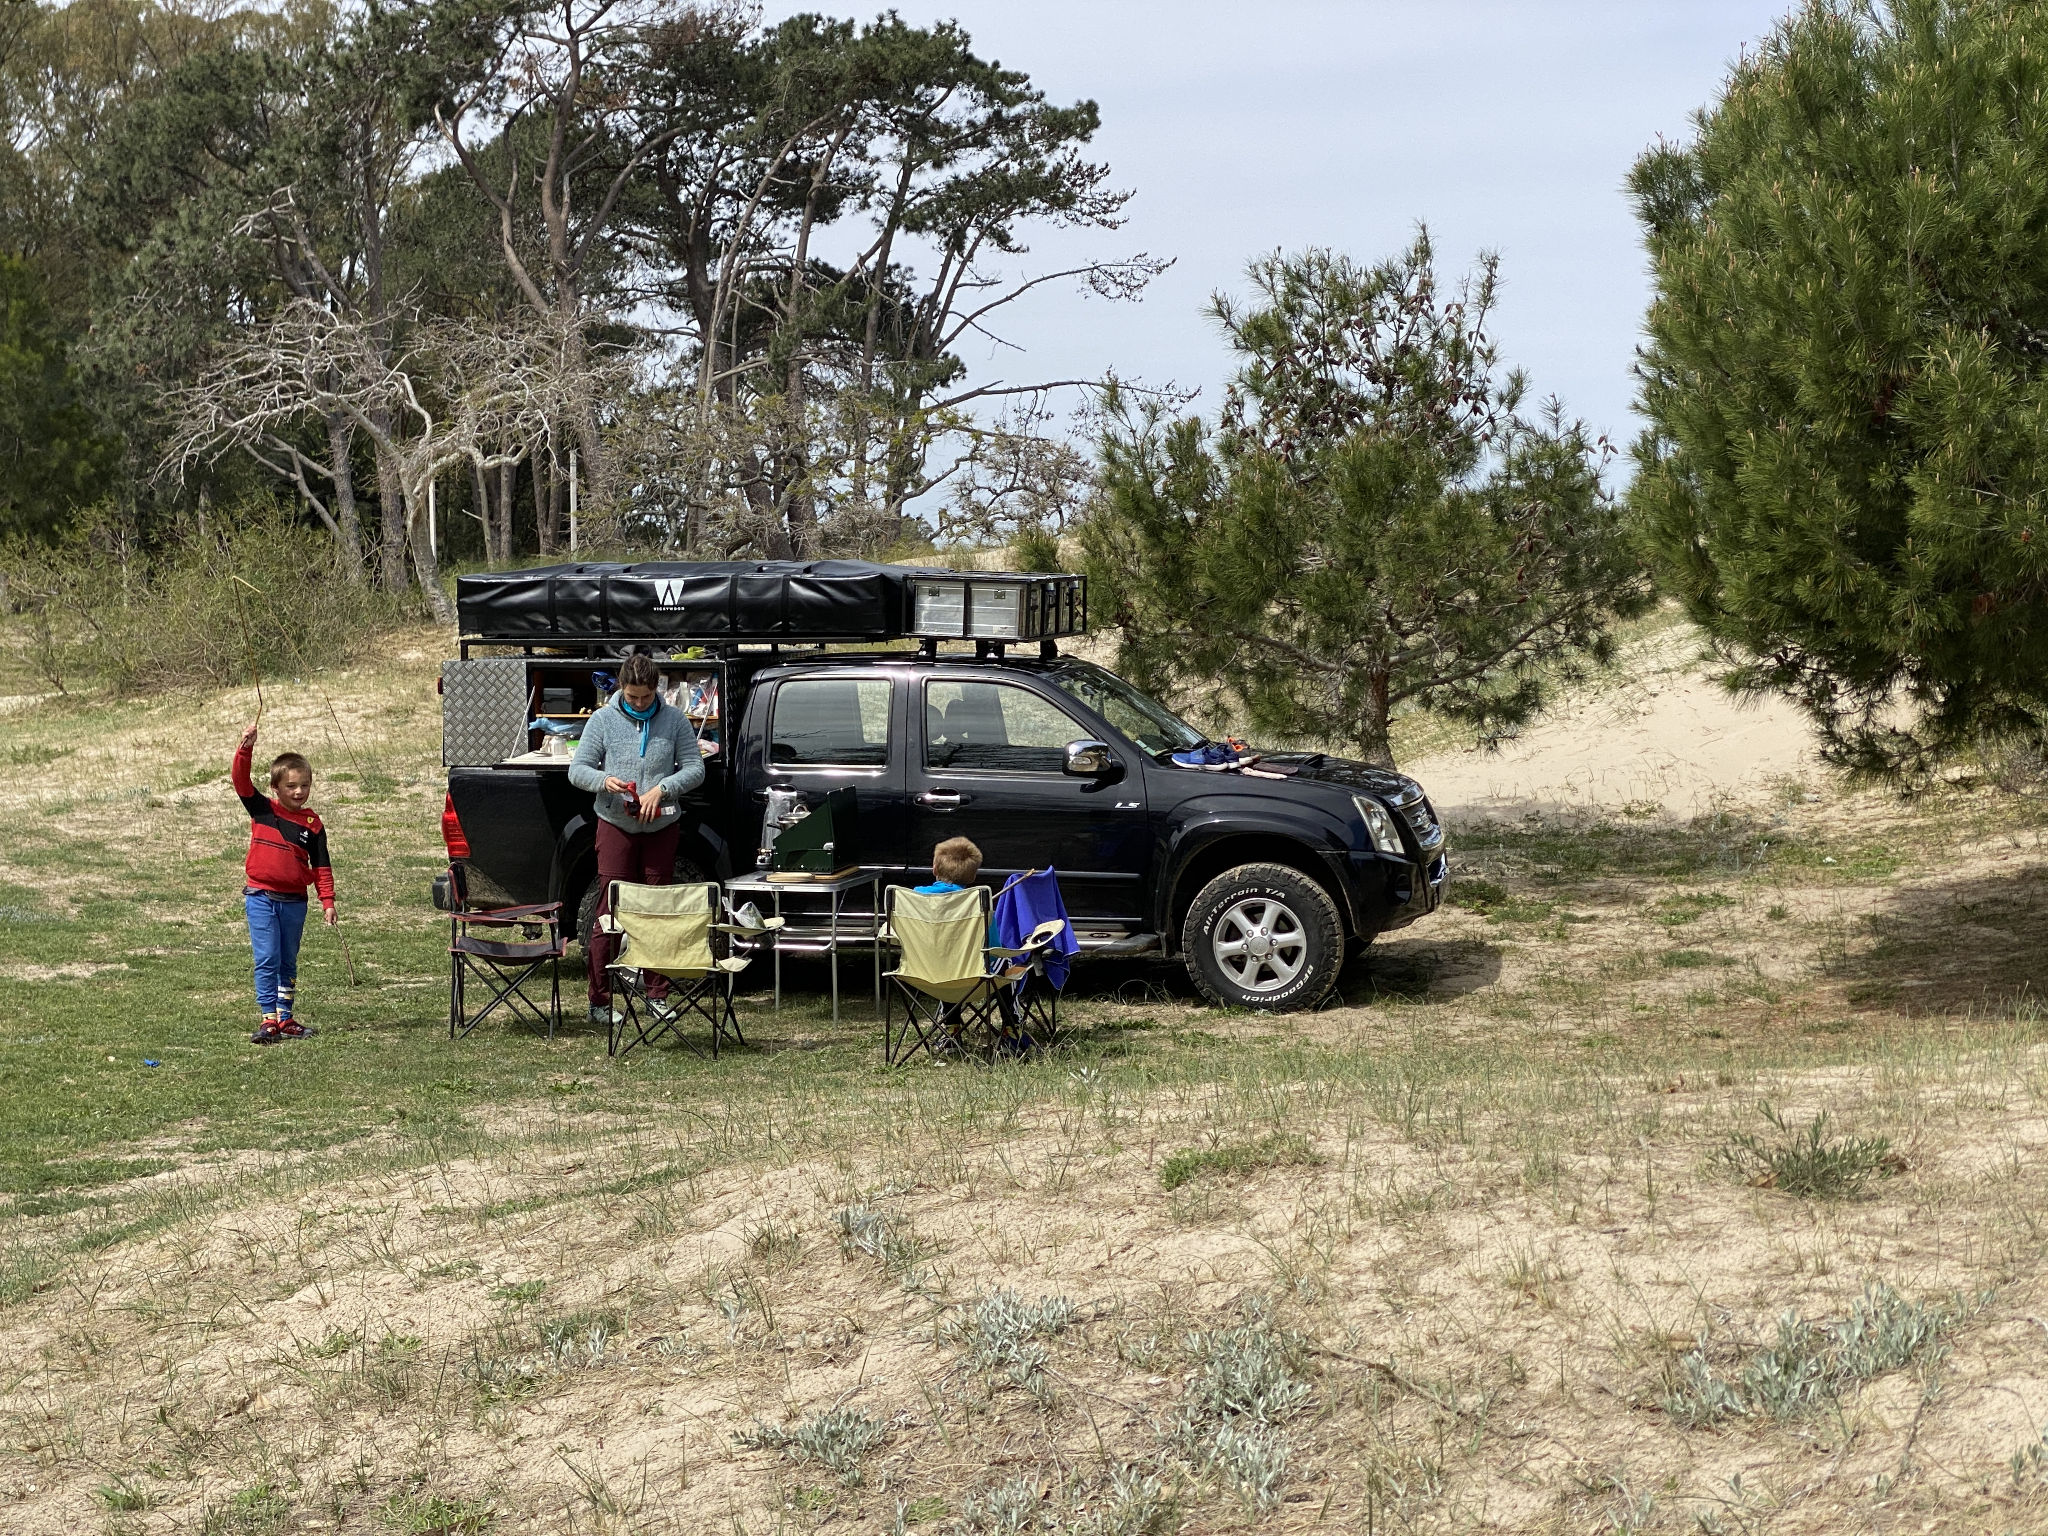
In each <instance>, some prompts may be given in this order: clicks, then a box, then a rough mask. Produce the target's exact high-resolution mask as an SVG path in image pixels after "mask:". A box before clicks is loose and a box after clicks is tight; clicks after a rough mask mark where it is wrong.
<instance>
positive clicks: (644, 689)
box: [569, 655, 704, 1028]
mask: <svg viewBox="0 0 2048 1536" xmlns="http://www.w3.org/2000/svg"><path fill="white" fill-rule="evenodd" d="M569 782H570V783H571V784H574V785H575V786H576V787H577V788H578V789H587V790H591V791H593V792H594V793H595V794H596V796H597V817H598V821H597V911H598V916H599V917H603V916H604V915H605V913H606V912H608V911H609V910H610V903H611V890H612V882H613V881H614V880H624V881H628V882H630V883H632V884H635V885H667V884H668V883H669V880H670V878H671V877H672V876H673V875H674V873H675V867H676V839H677V837H678V835H679V833H680V831H681V827H682V815H681V807H680V806H679V805H678V804H677V802H678V801H679V800H680V799H681V798H682V797H683V796H684V795H686V794H688V793H689V792H690V791H691V790H693V789H695V788H696V787H697V786H698V785H699V784H701V783H703V782H704V754H703V752H702V750H701V749H700V748H699V747H698V745H697V733H696V731H695V730H693V729H692V728H691V726H690V718H689V716H688V715H686V714H684V713H683V712H682V711H681V710H680V709H677V708H676V707H675V706H674V705H673V704H667V703H664V702H663V701H662V697H661V671H660V669H659V668H658V667H656V666H655V664H654V658H653V657H652V656H642V655H635V656H628V657H627V658H626V662H625V665H624V666H622V667H620V668H619V691H618V692H617V693H616V694H615V695H613V697H612V701H611V703H609V704H607V705H605V707H604V708H603V709H600V710H598V711H597V713H595V714H594V715H592V716H591V717H590V719H589V720H587V721H586V722H585V723H584V727H583V740H582V742H581V743H580V744H579V745H578V746H577V748H576V756H575V758H574V760H573V761H571V762H570V764H569ZM587 948H588V950H589V960H590V1021H591V1022H592V1023H593V1024H601V1025H603V1026H605V1027H606V1028H609V1027H610V1026H611V1022H612V988H611V974H610V972H608V971H607V970H606V969H605V967H606V965H607V964H608V963H609V962H610V960H611V940H610V937H609V936H608V935H607V934H606V933H605V932H604V929H603V926H602V924H599V925H596V926H594V927H593V929H592V932H591V935H590V943H589V944H588V946H587ZM647 982H648V988H647V995H648V998H649V1000H650V1001H658V1000H660V999H661V998H665V997H667V996H668V979H667V978H666V977H663V976H653V977H648V978H647Z"/></svg>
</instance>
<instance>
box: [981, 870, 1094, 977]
mask: <svg viewBox="0 0 2048 1536" xmlns="http://www.w3.org/2000/svg"><path fill="white" fill-rule="evenodd" d="M1054 918H1058V919H1059V920H1060V922H1061V923H1062V924H1063V925H1064V926H1063V927H1061V929H1060V933H1059V937H1058V938H1056V939H1054V940H1053V941H1052V943H1051V944H1050V945H1048V946H1047V947H1046V951H1045V979H1046V980H1047V981H1049V982H1051V983H1052V984H1053V988H1054V990H1055V991H1057V990H1059V989H1061V988H1063V987H1065V986H1066V984H1067V970H1068V968H1069V967H1070V966H1071V965H1072V964H1073V960H1074V956H1076V955H1078V954H1079V953H1080V952H1081V941H1080V940H1079V939H1077V938H1075V937H1074V924H1073V922H1072V921H1071V920H1070V919H1069V918H1068V917H1067V904H1066V902H1064V901H1062V900H1061V899H1060V881H1059V875H1058V873H1057V872H1056V871H1054V870H1051V869H1032V870H1026V871H1025V872H1024V873H1023V874H1021V875H1013V876H1012V877H1011V879H1010V882H1009V884H1007V885H1005V886H1004V887H1003V888H1002V890H1001V892H999V893H998V894H997V896H996V911H995V929H996V942H997V943H998V944H1000V945H1002V946H1003V948H1005V949H1016V948H1017V947H1018V946H1020V945H1021V944H1022V943H1023V942H1024V940H1025V939H1026V938H1028V937H1030V934H1031V930H1032V929H1034V928H1036V927H1037V926H1038V925H1039V924H1040V923H1045V922H1050V921H1052V920H1053V919H1054Z"/></svg>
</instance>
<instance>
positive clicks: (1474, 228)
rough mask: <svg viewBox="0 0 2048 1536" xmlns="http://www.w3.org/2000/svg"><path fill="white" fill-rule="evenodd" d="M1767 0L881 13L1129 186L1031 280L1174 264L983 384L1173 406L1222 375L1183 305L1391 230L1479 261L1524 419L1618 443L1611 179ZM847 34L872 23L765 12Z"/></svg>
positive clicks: (1355, 0)
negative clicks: (1105, 387) (1050, 269)
mask: <svg viewBox="0 0 2048 1536" xmlns="http://www.w3.org/2000/svg"><path fill="white" fill-rule="evenodd" d="M1789 5H1790V0H1322V3H1318V0H1177V3H1165V0H898V3H897V5H896V9H897V10H898V12H899V13H900V14H901V15H902V16H903V18H904V19H905V20H906V21H910V22H923V23H929V22H932V21H938V20H942V19H947V18H951V19H954V20H957V21H959V22H960V24H961V25H962V26H963V27H965V28H966V29H967V31H968V33H969V34H970V35H971V36H972V38H973V40H974V44H975V51H976V52H977V53H979V54H980V55H981V56H982V57H984V58H990V57H993V58H995V59H997V60H1000V61H1001V62H1002V63H1003V64H1005V65H1008V66H1010V67H1011V68H1014V69H1022V70H1024V71H1026V72H1027V73H1029V74H1030V75H1031V77H1032V79H1033V80H1034V81H1035V82H1036V83H1037V84H1038V85H1039V86H1040V87H1041V88H1042V89H1044V90H1045V92H1046V93H1047V95H1048V96H1049V97H1051V98H1052V99H1053V100H1055V101H1060V102H1070V101H1074V100H1079V99H1093V100H1094V101H1096V102H1097V103H1099V104H1100V106H1101V109H1102V131H1101V132H1100V134H1099V135H1098V136H1097V139H1096V143H1095V148H1096V150H1097V152H1098V157H1099V158H1101V159H1103V160H1106V161H1107V162H1108V163H1109V165H1110V167H1111V168H1112V171H1113V173H1114V177H1115V180H1116V183H1117V184H1118V185H1121V186H1125V187H1130V188H1132V189H1134V190H1135V191H1136V193H1137V196H1136V197H1135V198H1134V199H1133V200H1132V202H1131V204H1130V208H1129V222H1128V223H1127V224H1126V225H1125V227H1124V228H1123V229H1121V230H1118V231H1114V232H1109V233H1100V232H1097V233H1091V234H1089V235H1087V236H1086V237H1085V238H1073V237H1068V236H1063V235H1057V234H1055V235H1041V236H1040V237H1038V238H1037V239H1036V240H1035V241H1034V245H1035V248H1036V249H1035V252H1034V257H1033V260H1034V261H1038V260H1049V261H1057V262H1059V263H1060V264H1062V265H1064V264H1066V263H1067V262H1068V261H1070V260H1071V259H1072V258H1073V257H1074V256H1076V255H1084V254H1094V255H1111V254H1121V253H1126V252H1131V251H1141V250H1142V251H1148V252H1151V253H1153V254H1155V255H1161V256H1171V257H1173V258H1175V261H1176V265H1175V266H1174V267H1173V269H1172V270H1171V271H1170V272H1168V273H1167V274H1166V275H1165V276H1164V277H1161V278H1159V279H1158V280H1156V281H1155V282H1154V283H1153V284H1152V286H1151V288H1150V289H1149V290H1148V291H1147V294H1146V296H1145V297H1144V298H1143V299H1142V300H1141V301H1139V302H1137V303H1135V304H1112V303H1107V302H1105V301H1103V300H1100V299H1096V298H1093V297H1084V296H1082V295H1079V294H1076V293H1072V292H1060V293H1057V294H1048V295H1047V296H1046V297H1045V298H1044V299H1042V300H1037V299H1034V301H1031V302H1030V303H1029V306H1028V307H1025V306H1019V307H1018V308H1016V309H1014V310H1013V311H1011V314H1010V317H1009V319H1008V321H1007V322H1006V331H1007V335H1008V338H1009V339H1010V340H1012V341H1015V342H1016V343H1018V344H1019V345H1020V346H1022V347H1023V348H1024V349H1025V350H1024V352H1023V353H1022V354H1021V355H1020V354H1017V353H1014V352H1013V353H1000V354H996V355H993V356H991V355H988V354H983V355H979V356H977V355H975V354H974V353H973V352H971V351H970V352H969V353H968V357H969V360H970V362H971V363H972V364H973V365H974V367H975V369H976V371H977V374H978V375H979V376H981V377H983V378H988V377H993V376H996V375H1001V376H1003V377H1005V378H1007V379H1009V380H1011V381H1013V382H1018V383H1023V382H1028V381H1029V380H1031V379H1033V378H1066V377H1077V376H1080V377H1097V376H1099V375H1100V374H1101V373H1102V372H1103V371H1104V370H1105V369H1107V368H1114V369H1115V370H1116V371H1117V372H1118V373H1119V374H1122V375H1124V376H1125V377H1137V378H1141V379H1143V380H1145V381H1147V382H1154V383H1164V382H1167V381H1169V380H1171V381H1177V382H1179V383H1180V384H1182V385H1184V386H1200V387H1201V389H1202V395H1201V398H1200V400H1199V402H1198V408H1200V409H1202V410H1204V411H1212V410H1213V409H1214V408H1215V403H1216V397H1217V393H1218V386H1219V384H1220V383H1221V381H1222V379H1223V378H1224V377H1225V376H1226V374H1227V373H1228V370H1229V359H1228V355H1227V353H1226V351H1225V349H1224V346H1223V344H1222V342H1221V340H1220V339H1219V337H1218V335H1217V334H1216V331H1215V329H1214V327H1213V325H1212V324H1211V323H1210V322H1209V321H1208V320H1206V319H1205V318H1204V317H1203V315H1202V313H1201V308H1202V304H1203V301H1204V300H1205V299H1206V297H1207V296H1208V295H1209V294H1210V293H1212V292H1214V291H1215V290H1216V289H1218V288H1231V289H1240V288H1241V287H1242V275H1243V271H1244V266H1245V262H1246V261H1247V259H1249V258H1250V257H1252V256H1254V255H1257V254H1259V253H1261V252H1265V251H1271V250H1273V249H1275V248H1285V249H1289V250H1292V249H1298V248H1300V247H1302V246H1307V245H1323V246H1329V247H1332V248H1335V249H1337V250H1341V251H1344V252H1346V253H1347V254H1350V255H1352V256H1354V257H1357V258H1359V259H1361V260H1372V259H1376V258H1379V257H1382V256H1385V255H1388V254H1391V253H1392V252H1394V251H1396V250H1398V249H1399V248H1401V247H1402V246H1403V245H1404V244H1405V243H1406V242H1407V241H1408V239H1409V238H1410V236H1411V234H1412V232H1413V230H1414V226H1415V224H1416V223H1417V221H1419V220H1426V221H1427V222H1428V224H1429V226H1430V230H1431V232H1432V234H1433V235H1434V237H1435V239H1436V246H1437V255H1438V265H1439V270H1440V271H1442V272H1445V273H1447V274H1448V273H1455V272H1458V271H1462V270H1463V269H1464V268H1466V267H1467V266H1469V265H1470V263H1471V260H1472V258H1473V256H1474V255H1475V254H1476V253H1477V252H1478V251H1480V250H1482V249H1487V248H1491V249H1493V250H1496V251H1498V252H1499V253H1500V256H1501V271H1502V275H1503V278H1504V282H1505V290H1504V294H1503V300H1502V304H1501V308H1500V313H1499V317H1498V322H1497V325H1496V327H1495V332H1496V335H1497V336H1498V337H1499V339H1500V341H1501V343H1502V345H1503V348H1504V351H1505V354H1506V357H1507V359H1508V361H1510V362H1511V363H1515V364H1518V365H1520V366H1522V367H1523V368H1525V369H1526V370H1527V371H1528V373H1529V375H1530V382H1531V384H1532V385H1533V387H1534V389H1535V390H1536V392H1537V393H1539V394H1551V393H1555V394H1557V395H1559V396H1561V397H1562V398H1563V399H1564V402H1565V405H1566V407H1567V408H1568V409H1569V410H1570V411H1571V412H1573V413H1575V414H1577V415H1580V416H1583V417H1584V418H1585V419H1586V420H1587V421H1588V422H1589V423H1590V424H1592V425H1593V426H1594V427H1595V428H1597V429H1599V430H1601V431H1605V432H1608V433H1610V434H1611V435H1613V436H1614V437H1615V439H1616V441H1617V442H1618V443H1625V442H1626V439H1627V438H1628V437H1629V436H1630V435H1632V433H1633V431H1634V424H1633V418H1632V416H1631V413H1630V401H1631V397H1632V388H1631V380H1630V374H1629V368H1630V364H1631V361H1632V358H1633V355H1634V349H1635V345H1636V337H1637V332H1638V326H1639V324H1640V321H1641V317H1642V312H1643V307H1644V303H1645V300H1646V297H1647V294H1648V284H1647V280H1646V278H1645V273H1644V262H1643V255H1642V249H1641V246H1640V244H1639V242H1638V239H1637V234H1636V225H1635V221H1634V218H1633V216H1632V215H1631V213H1630V210H1629V206H1628V202H1627V199H1626V197H1625V196H1624V195H1623V190H1622V187H1623V181H1624V178H1625V177H1626V176H1627V174H1628V169H1629V166H1630V164H1631V163H1632V162H1633V160H1634V159H1635V157H1636V155H1637V154H1639V153H1640V152H1641V151H1642V149H1643V148H1644V147H1645V146H1647V145H1649V144H1651V143H1653V142H1654V141H1655V140H1656V138H1657V137H1658V136H1659V135H1660V134H1662V135H1666V136H1670V137H1680V136H1683V135H1684V134H1685V133H1686V131H1687V123H1688V116H1689V114H1690V113H1691V112H1692V111H1694V110H1695V109H1696V108H1698V107H1700V106H1702V105H1703V104H1705V103H1706V102H1707V101H1708V100H1709V99H1710V98H1711V96H1712V95H1713V94H1714V92H1715V91H1716V89H1717V88H1718V86H1719V84H1720V82H1721V80H1722V78H1723V76H1724V74H1725V72H1726V70H1727V68H1728V65H1729V64H1730V62H1732V61H1733V60H1734V58H1735V57H1736V55H1737V54H1738V53H1739V52H1740V51H1741V49H1742V48H1743V47H1744V45H1745V44H1749V43H1753V42H1754V41H1756V40H1757V39H1758V38H1760V37H1762V36H1763V35H1764V34H1765V33H1767V32H1768V31H1769V30H1770V27H1771V25H1772V24H1773V22H1774V21H1775V20H1776V19H1777V17H1778V16H1779V15H1781V14H1782V13H1784V12H1785V11H1786V10H1787V9H1788V8H1789ZM766 9H767V16H768V19H769V20H771V21H773V20H776V19H778V18H780V17H782V16H785V15H789V14H791V13H793V12H796V11H800V10H822V11H826V12H828V13H830V14H836V15H842V16H844V15H852V16H857V17H860V18H861V19H867V17H869V16H870V15H872V14H873V12H874V10H877V9H880V6H879V4H877V5H874V6H872V7H867V6H854V5H849V4H846V3H843V0H842V3H839V4H833V3H830V0H812V3H810V4H807V5H795V4H783V3H779V0H778V3H772V4H769V5H768V6H767V8H766Z"/></svg>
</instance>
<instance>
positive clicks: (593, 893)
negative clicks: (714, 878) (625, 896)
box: [576, 855, 711, 955]
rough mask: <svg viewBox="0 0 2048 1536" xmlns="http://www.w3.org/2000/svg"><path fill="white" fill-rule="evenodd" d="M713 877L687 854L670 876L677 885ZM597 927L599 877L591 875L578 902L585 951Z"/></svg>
mask: <svg viewBox="0 0 2048 1536" xmlns="http://www.w3.org/2000/svg"><path fill="white" fill-rule="evenodd" d="M710 878H711V877H710V876H709V875H707V874H705V873H704V872H703V871H702V870H700V869H699V868H697V864H696V861H695V860H694V859H691V858H689V857H688V856H687V855H685V856H683V857H681V858H678V859H677V860H676V872H675V874H674V875H672V876H670V882H671V883H672V884H675V885H689V884H691V883H692V882H693V881H699V880H708V879H710ZM596 928H597V877H596V876H595V875H592V876H591V877H590V884H588V885H586V886H585V887H584V888H583V895H582V898H581V899H580V900H579V901H578V902H577V903H576V942H577V943H579V944H581V945H582V946H583V953H584V954H586V955H588V954H589V953H590V935H591V934H592V933H593V932H594V931H595V930H596Z"/></svg>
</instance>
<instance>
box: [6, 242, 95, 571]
mask: <svg viewBox="0 0 2048 1536" xmlns="http://www.w3.org/2000/svg"><path fill="white" fill-rule="evenodd" d="M119 462H120V450H119V447H118V445H117V444H115V443H114V442H113V441H111V440H110V439H109V438H108V437H107V436H106V435H105V434H103V433H102V432H101V430H100V427H99V423H98V422H97V420H96V419H95V418H94V416H93V413H92V411H91V410H90V409H89V408H88V407H87V405H86V403H85V402H84V400H83V399H82V398H81V395H80V391H79V388H78V381H77V377H76V375H75V374H74V373H73V371H72V367H71V362H70V351H69V347H68V345H67V341H66V338H65V337H64V335H63V334H62V332H61V330H60V328H59V326H58V324H57V322H56V320H55V319H54V318H53V317H52V315H51V313H50V306H49V304H48V302H47V301H46V299H45V297H44V294H43V289H42V284H41V282H40V281H39V280H38V277H37V274H36V272H35V269H34V268H33V267H31V266H30V265H29V264H28V263H27V262H26V261H23V260H22V259H21V258H19V257H16V256H8V255H4V254H0V537H4V536H9V535H12V536H17V537H20V536H26V537H30V538H37V539H44V538H50V537H53V536H55V535H57V534H59V533H61V532H63V531H64V527H65V524H66V522H67V520H68V519H69V518H70V516H71V514H72V513H73V512H74V511H76V510H77V509H78V508H79V507H81V506H83V505H84V504H85V503H87V502H89V501H91V500H92V499H93V498H94V497H96V496H98V495H100V494H101V493H102V492H103V491H105V490H106V489H107V487H108V485H109V484H110V482H111V480H112V477H113V474H114V471H115V469H116V467H117V466H118V464H119Z"/></svg>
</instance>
